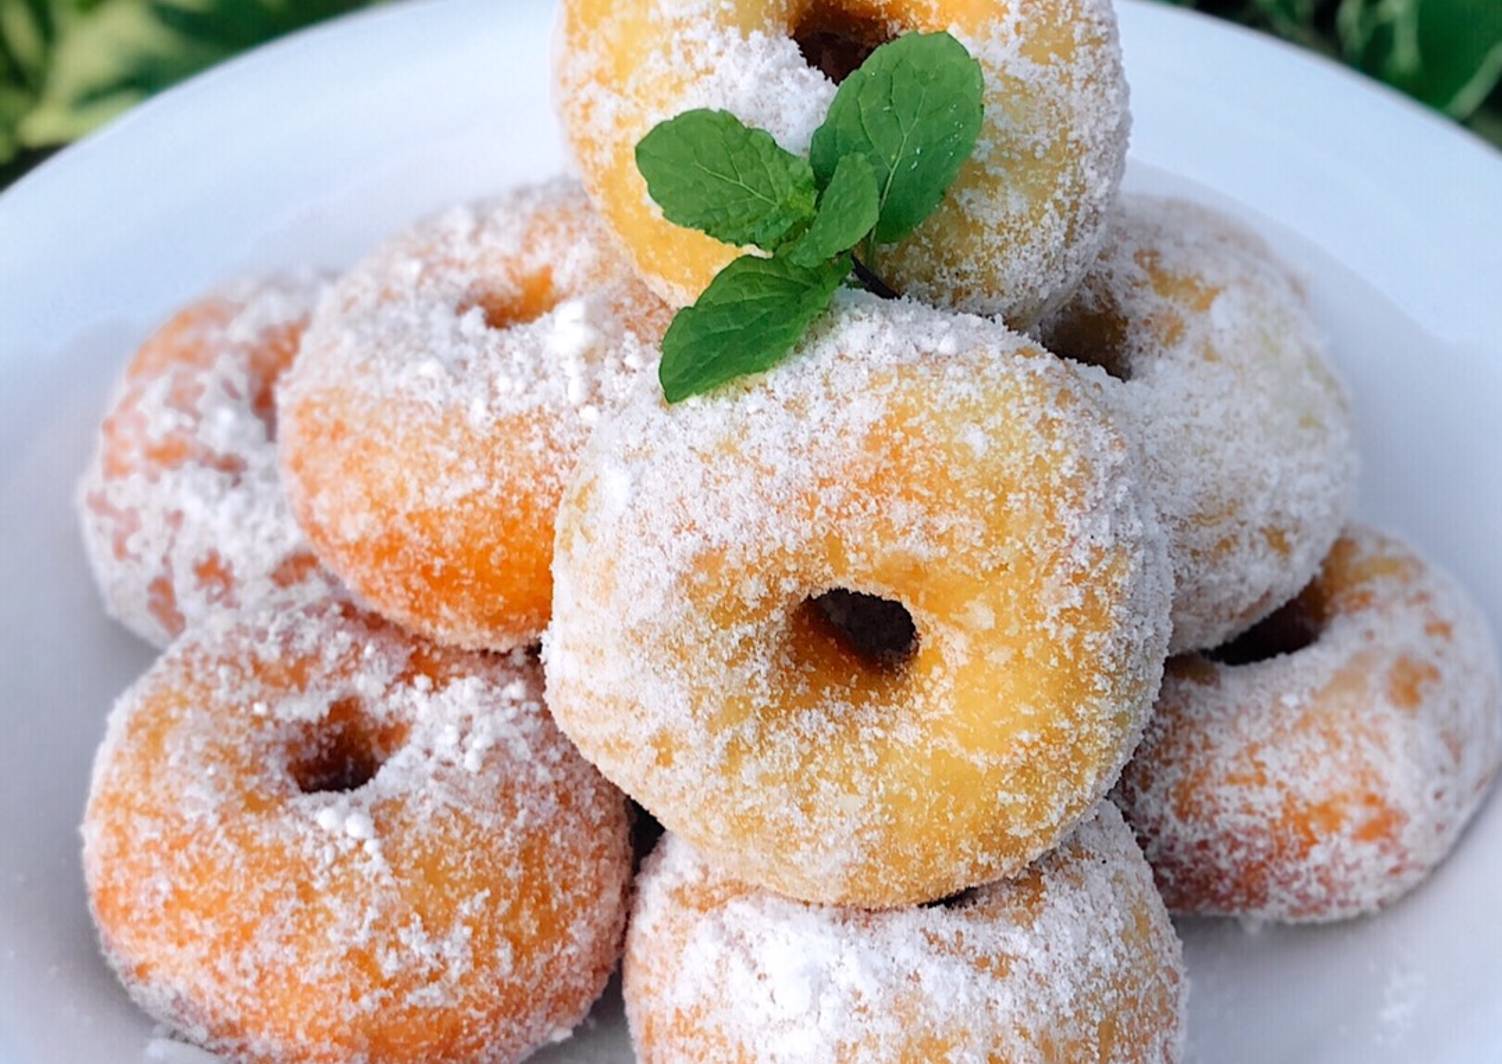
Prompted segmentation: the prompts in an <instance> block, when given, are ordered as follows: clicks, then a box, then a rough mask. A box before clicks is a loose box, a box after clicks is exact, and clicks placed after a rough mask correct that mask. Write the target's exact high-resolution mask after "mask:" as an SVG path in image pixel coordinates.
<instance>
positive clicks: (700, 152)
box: [636, 110, 816, 251]
mask: <svg viewBox="0 0 1502 1064" xmlns="http://www.w3.org/2000/svg"><path fill="white" fill-rule="evenodd" d="M636 168H637V169H638V170H640V171H641V174H642V176H643V177H644V178H646V179H647V192H648V193H649V194H650V195H651V197H652V198H653V199H654V200H656V201H657V205H658V206H660V207H661V208H662V213H663V215H664V216H665V217H666V218H667V220H668V221H670V222H672V223H674V224H675V225H681V226H685V227H686V228H689V229H700V230H703V231H704V232H706V233H708V234H709V235H710V236H712V237H714V238H715V239H716V240H723V241H724V242H725V243H727V244H735V245H737V246H741V245H745V244H755V245H756V246H757V247H760V248H765V249H767V250H768V251H773V250H775V249H776V248H777V247H778V246H779V245H780V244H782V243H783V242H784V241H785V240H787V238H788V237H789V236H791V235H793V234H794V233H795V232H796V231H797V230H798V229H799V228H801V227H802V226H804V225H806V224H807V223H808V222H809V221H810V220H811V219H812V218H813V217H814V198H815V195H816V189H815V187H814V175H813V171H812V170H811V169H810V168H809V165H808V163H807V162H806V161H805V160H803V159H800V158H799V157H798V156H796V155H793V154H792V153H791V152H786V151H783V150H782V149H781V148H779V147H778V146H777V142H776V141H775V140H773V139H772V136H771V134H770V133H765V132H763V131H762V130H759V129H751V128H749V127H748V126H746V125H744V124H743V123H742V122H741V120H740V119H738V118H736V117H735V116H734V115H732V114H729V113H728V112H726V111H705V110H697V111H685V112H684V113H683V114H681V115H678V116H677V117H676V118H672V119H669V120H668V121H666V122H663V123H661V124H659V125H657V126H655V127H654V128H653V129H652V131H651V132H650V133H648V134H647V135H646V136H645V137H643V138H642V139H641V143H639V144H637V146H636Z"/></svg>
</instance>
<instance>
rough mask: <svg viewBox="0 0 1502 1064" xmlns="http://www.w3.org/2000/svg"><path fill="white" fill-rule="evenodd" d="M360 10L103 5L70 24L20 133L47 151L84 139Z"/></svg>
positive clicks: (274, 0)
mask: <svg viewBox="0 0 1502 1064" xmlns="http://www.w3.org/2000/svg"><path fill="white" fill-rule="evenodd" d="M358 6H361V5H360V3H359V0H100V2H98V3H96V4H92V5H89V6H87V7H81V8H80V9H79V11H78V13H77V14H76V15H75V16H73V17H70V18H68V19H66V20H65V21H64V22H63V23H62V24H61V28H60V36H59V38H58V40H57V42H56V45H55V47H54V48H53V50H52V53H51V56H50V60H49V66H48V69H47V72H46V79H45V81H44V82H43V84H42V87H41V92H40V95H39V98H38V102H37V106H36V108H35V110H33V111H32V112H31V113H30V114H28V115H27V116H26V117H25V118H24V119H23V120H22V121H21V123H20V127H19V133H20V139H21V141H22V142H23V143H24V144H25V145H27V146H28V147H33V148H39V147H49V146H52V145H57V144H63V143H66V142H67V141H70V140H73V139H75V138H76V137H79V136H82V135H83V134H85V133H87V132H89V131H90V130H92V129H93V128H94V127H96V126H98V125H99V124H101V123H102V122H105V121H107V120H108V119H110V118H113V117H114V116H115V115H117V114H119V113H120V112H121V111H124V110H125V109H127V108H129V107H131V106H133V105H134V104H136V103H139V102H140V101H141V100H144V99H145V98H146V97H148V96H150V95H152V94H153V93H155V92H157V91H159V90H161V89H164V88H166V87H167V86H169V85H172V84H174V83H176V82H178V81H181V80H182V79H183V78H185V77H188V76H189V75H191V74H195V73H197V72H198V71H200V70H203V69H204V68H205V67H208V66H210V65H212V64H214V63H217V62H219V61H220V60H222V59H227V58H228V57H230V56H231V55H234V54H236V53H237V52H240V51H242V50H244V49H245V48H249V47H251V46H253V45H256V44H260V43H261V42H263V41H267V40H270V39H271V38H273V37H276V36H279V35H280V34H282V33H285V32H287V31H289V30H293V29H297V28H299V27H301V26H305V25H308V24H310V23H313V22H317V21H319V20H320V19H323V18H325V17H327V16H329V15H333V14H337V13H339V12H342V11H347V10H350V9H352V8H355V7H358Z"/></svg>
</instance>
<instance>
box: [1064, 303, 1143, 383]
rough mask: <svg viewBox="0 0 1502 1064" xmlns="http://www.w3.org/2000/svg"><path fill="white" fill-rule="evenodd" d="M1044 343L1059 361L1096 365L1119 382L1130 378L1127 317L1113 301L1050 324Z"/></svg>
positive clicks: (1065, 316) (1068, 315)
mask: <svg viewBox="0 0 1502 1064" xmlns="http://www.w3.org/2000/svg"><path fill="white" fill-rule="evenodd" d="M1043 340H1044V343H1045V344H1047V345H1048V349H1049V350H1050V351H1052V352H1053V353H1054V354H1056V355H1058V356H1059V357H1060V358H1067V359H1069V361H1071V362H1078V363H1080V364H1081V365H1085V366H1096V367H1098V368H1100V369H1103V370H1105V371H1106V373H1108V374H1110V375H1111V376H1112V377H1115V378H1116V379H1117V380H1119V381H1129V380H1131V379H1132V362H1131V358H1130V357H1129V356H1128V355H1127V321H1126V316H1125V315H1124V314H1123V313H1122V312H1121V308H1120V307H1119V306H1116V305H1115V304H1114V301H1112V302H1111V303H1109V304H1108V305H1105V306H1099V305H1092V306H1090V307H1089V308H1088V309H1084V310H1080V311H1078V312H1076V313H1071V314H1065V315H1061V316H1060V317H1059V318H1058V319H1056V320H1055V321H1054V322H1051V323H1050V324H1049V326H1048V327H1047V329H1046V331H1045V334H1044V337H1043Z"/></svg>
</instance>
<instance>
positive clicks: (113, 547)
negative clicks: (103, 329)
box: [78, 277, 331, 646]
mask: <svg viewBox="0 0 1502 1064" xmlns="http://www.w3.org/2000/svg"><path fill="white" fill-rule="evenodd" d="M318 287H319V285H318V282H317V281H316V279H314V278H311V277H301V278H282V279H275V280H266V281H257V282H246V283H243V284H240V285H238V286H235V287H232V288H230V289H227V290H225V291H224V292H222V293H219V294H217V295H212V296H208V297H206V298H204V299H201V300H199V301H197V302H195V303H192V304H190V305H189V306H187V307H185V308H183V309H182V310H180V311H179V312H178V313H177V314H176V315H174V316H173V317H172V319H171V320H170V321H168V322H167V323H166V324H165V325H163V326H162V327H161V328H160V329H159V330H158V331H157V332H156V334H155V335H153V336H152V337H151V338H150V339H149V340H147V341H146V343H145V344H143V345H142V346H141V349H140V350H139V351H137V352H136V355H135V357H134V358H133V359H132V360H131V362H130V365H129V366H127V367H126V370H125V375H124V378H123V379H122V380H121V382H120V385H119V387H118V388H117V389H116V394H115V398H114V401H113V403H112V405H111V407H110V411H109V413H108V414H107V415H105V418H104V423H103V425H102V426H101V428H100V431H99V443H98V446H97V448H96V449H95V452H94V457H93V460H92V461H91V462H90V464H89V468H88V470H87V472H86V473H85V474H84V477H83V481H82V483H81V484H80V485H79V491H78V514H79V524H80V526H81V528H82V531H83V540H84V546H85V547H86V548H87V551H88V556H89V562H90V564H91V565H92V566H93V570H94V577H95V580H96V581H97V582H98V584H99V589H100V593H101V594H102V595H103V597H104V604H105V607H106V608H107V609H108V610H109V612H110V614H111V615H112V616H114V617H115V618H116V619H118V620H119V621H120V622H121V623H122V624H124V625H125V626H126V627H128V628H129V629H130V630H131V631H133V632H135V633H136V634H137V635H139V636H140V637H141V638H142V639H145V640H147V641H148V642H151V643H154V644H156V645H157V646H165V645H166V644H167V643H168V642H170V641H171V640H172V639H173V637H175V636H176V635H177V634H178V633H179V632H181V631H182V630H183V627H184V625H185V624H187V623H189V622H192V621H196V620H198V619H201V618H203V617H206V616H208V615H210V614H212V613H214V612H216V611H222V610H227V609H231V608H234V607H235V606H237V605H242V604H248V603H255V602H258V601H261V600H264V599H267V598H269V597H272V596H280V595H282V594H284V593H286V592H288V591H289V590H291V589H294V588H301V587H304V586H307V587H312V588H314V589H318V590H326V589H327V588H328V587H330V586H331V583H330V581H329V579H328V578H327V575H326V574H324V573H323V572H322V571H321V570H320V569H319V567H318V564H317V562H316V560H315V559H314V557H313V554H312V551H311V550H310V549H309V547H308V545H307V542H306V541H305V540H304V539H303V536H302V533H301V532H300V531H299V530H298V528H297V524H296V522H295V521H293V519H292V514H291V511H290V510H289V509H288V507H287V502H286V498H285V496H284V494H283V492H282V488H281V484H280V483H279V481H278V477H277V469H276V446H275V442H274V441H275V436H276V409H275V404H274V403H273V401H272V390H273V388H274V386H275V384H276V381H277V378H278V377H279V376H280V375H281V374H282V372H283V371H284V370H285V369H286V368H287V366H288V364H289V363H290V362H291V361H292V356H293V355H294V354H295V353H296V351H297V344H298V340H299V339H300V338H301V336H302V331H303V328H304V326H305V325H306V324H307V319H308V315H309V314H310V313H311V311H312V307H313V302H314V299H315V297H316V293H317V291H318Z"/></svg>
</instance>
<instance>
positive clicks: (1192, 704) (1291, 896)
mask: <svg viewBox="0 0 1502 1064" xmlns="http://www.w3.org/2000/svg"><path fill="white" fill-rule="evenodd" d="M1217 654H1218V657H1217V658H1214V659H1212V658H1209V657H1205V656H1203V655H1192V656H1189V657H1185V658H1179V659H1176V660H1175V661H1173V662H1172V663H1170V665H1169V669H1168V676H1167V678H1166V679H1165V680H1164V684H1163V695H1162V698H1161V699H1160V700H1159V703H1158V710H1157V714H1156V716H1155V717H1154V719H1153V722H1152V724H1151V725H1149V727H1148V734H1147V737H1146V739H1144V741H1143V744H1142V746H1141V748H1140V749H1139V750H1138V752H1137V755H1136V758H1135V760H1133V762H1132V763H1131V764H1130V765H1129V766H1128V767H1127V770H1126V772H1125V773H1124V774H1123V776H1122V781H1121V787H1120V789H1119V792H1118V795H1117V797H1118V800H1119V802H1120V803H1121V805H1122V808H1123V809H1124V810H1125V812H1126V814H1127V818H1128V819H1129V820H1130V821H1131V822H1132V825H1133V826H1134V827H1135V828H1136V829H1137V833H1138V836H1139V837H1140V838H1141V840H1142V843H1143V847H1144V849H1145V850H1146V852H1147V856H1148V859H1149V860H1150V861H1151V862H1152V864H1153V867H1154V869H1155V870H1156V872H1157V876H1158V884H1159V886H1160V887H1161V888H1162V889H1163V894H1164V897H1165V899H1166V900H1167V901H1168V904H1169V907H1170V908H1172V909H1177V910H1179V911H1182V912H1192V913H1220V914H1240V915H1251V916H1257V917H1265V918H1267V919H1273V920H1289V921H1304V920H1335V919H1340V918H1343V917H1348V916H1355V915H1357V914H1360V913H1366V912H1371V911H1373V910H1375V909H1377V908H1379V907H1380V906H1383V905H1386V904H1388V903H1389V902H1392V901H1393V900H1395V899H1396V898H1398V897H1400V896H1401V895H1403V894H1405V893H1406V892H1408V891H1409V890H1411V889H1413V887H1414V886H1416V885H1417V884H1418V883H1419V882H1420V881H1422V880H1423V879H1424V877H1425V876H1427V875H1428V874H1429V873H1430V872H1431V871H1432V870H1433V869H1434V867H1435V866H1436V865H1438V864H1439V862H1440V861H1441V860H1443V859H1444V857H1445V855H1446V854H1447V853H1448V852H1449V851H1450V849H1451V847H1453V846H1454V845H1455V841H1456V839H1457V838H1458V837H1459V835H1460V832H1461V829H1462V828H1464V827H1465V824H1466V822H1467V821H1468V820H1469V819H1470V817H1471V814H1472V813H1474V812H1475V811H1476V808H1477V806H1478V805H1479V804H1480V802H1481V799H1482V797H1483V796H1484V795H1485V794H1486V791H1487V788H1488V787H1490V785H1491V782H1492V780H1493V778H1494V777H1495V776H1496V774H1497V769H1498V764H1499V760H1502V701H1499V698H1502V696H1499V679H1498V665H1497V654H1496V647H1495V643H1494V640H1493V638H1492V635H1491V633H1490V631H1489V630H1488V628H1487V625H1486V622H1485V620H1484V619H1483V618H1482V616H1481V615H1480V613H1479V612H1478V611H1477V610H1476V608H1475V606H1473V605H1472V604H1471V602H1470V601H1469V600H1468V599H1467V598H1466V596H1465V595H1464V594H1463V593H1462V592H1461V590H1460V588H1459V587H1457V586H1456V585H1455V583H1454V582H1453V581H1452V580H1450V578H1449V577H1447V576H1446V575H1444V574H1443V573H1441V572H1440V571H1438V570H1437V569H1435V568H1433V567H1432V566H1430V565H1427V564H1426V563H1425V562H1424V561H1423V560H1422V559H1420V558H1419V557H1418V556H1417V555H1416V554H1414V553H1413V552H1412V551H1411V550H1410V549H1409V548H1408V547H1406V546H1404V545H1403V544H1402V543H1400V542H1399V541H1397V540H1395V539H1392V538H1390V537H1388V536H1384V535H1381V534H1379V533H1377V532H1373V531H1371V530H1369V529H1364V528H1354V529H1350V530H1348V531H1347V532H1346V534H1345V535H1344V536H1343V537H1342V538H1341V539H1340V541H1339V542H1337V543H1336V545H1335V549H1334V550H1333V551H1331V553H1330V556H1329V558H1328V559H1326V561H1325V564H1324V568H1323V569H1322V570H1321V571H1320V573H1319V575H1318V576H1317V577H1316V578H1315V580H1314V582H1313V583H1312V584H1310V585H1309V587H1308V588H1307V589H1306V590H1305V591H1304V592H1303V593H1302V594H1300V595H1299V597H1298V598H1297V599H1295V600H1294V601H1293V602H1292V603H1291V604H1290V605H1288V606H1286V607H1284V608H1283V609H1282V610H1280V611H1279V612H1278V613H1276V614H1274V615H1273V617H1271V618H1270V619H1269V620H1267V621H1265V622H1263V624H1262V625H1259V626H1258V627H1257V628H1255V629H1253V630H1252V631H1251V632H1249V633H1247V635H1245V636H1243V637H1242V638H1241V639H1238V640H1237V641H1236V642H1234V643H1232V644H1230V645H1229V646H1227V647H1225V648H1223V649H1222V650H1221V651H1219V652H1217Z"/></svg>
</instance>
